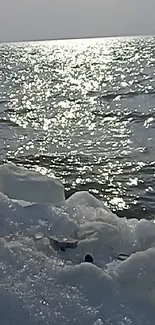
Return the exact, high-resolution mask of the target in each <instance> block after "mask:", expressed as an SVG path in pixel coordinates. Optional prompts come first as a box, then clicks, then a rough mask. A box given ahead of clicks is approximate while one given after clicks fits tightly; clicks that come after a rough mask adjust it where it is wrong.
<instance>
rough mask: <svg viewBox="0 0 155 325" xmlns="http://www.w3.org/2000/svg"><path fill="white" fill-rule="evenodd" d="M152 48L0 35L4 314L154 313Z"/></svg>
mask: <svg viewBox="0 0 155 325" xmlns="http://www.w3.org/2000/svg"><path fill="white" fill-rule="evenodd" d="M154 49H155V37H153V36H151V37H134V38H107V39H88V40H87V39H85V40H69V41H52V42H51V41H49V42H34V43H33V42H31V43H12V44H11V43H10V44H1V45H0V115H1V116H0V126H1V127H0V243H1V245H0V274H1V280H0V289H1V291H0V306H1V307H0V319H1V324H2V325H6V324H9V325H14V324H16V325H18V324H21V323H23V322H25V323H24V324H26V325H31V324H34V325H35V324H37V325H44V324H49V325H50V324H51V325H53V324H55V325H58V324H63V325H67V324H69V325H72V324H76V325H78V324H80V325H82V324H83V325H84V324H85V325H87V324H88V325H105V324H106V325H116V324H118V325H129V324H133V325H140V324H142V325H144V324H149V325H153V324H154V318H155V309H154V308H155V289H154V283H155V266H154V265H155V264H154V260H155V222H154V205H155V204H154V199H155V187H154V183H155V181H154V179H155V133H154V132H155V131H154V128H155V123H154V121H155V50H154ZM55 178H57V181H56V180H55ZM51 236H56V239H58V240H60V241H61V242H64V243H65V240H66V239H65V238H67V240H68V241H69V242H71V243H72V242H77V246H76V247H74V248H67V249H66V250H65V251H61V250H56V249H55V247H53V244H51V241H50V239H49V238H51ZM52 238H53V237H52ZM87 253H89V254H91V255H92V256H93V258H94V265H92V264H88V263H83V261H84V256H85V255H86V254H87ZM121 253H124V254H127V255H128V256H129V257H128V258H127V259H126V260H125V261H119V260H118V259H117V258H118V256H119V254H121ZM4 306H5V307H4Z"/></svg>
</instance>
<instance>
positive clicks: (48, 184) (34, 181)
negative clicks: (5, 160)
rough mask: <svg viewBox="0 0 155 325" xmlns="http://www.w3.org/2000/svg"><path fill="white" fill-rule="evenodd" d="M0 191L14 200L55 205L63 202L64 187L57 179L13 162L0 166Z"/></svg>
mask: <svg viewBox="0 0 155 325" xmlns="http://www.w3.org/2000/svg"><path fill="white" fill-rule="evenodd" d="M0 191H1V192H3V193H4V194H6V195H8V197H9V198H12V199H16V200H24V201H29V202H40V203H51V204H53V205H57V206H61V205H62V204H64V202H65V196H64V187H63V185H62V184H61V182H60V181H59V180H57V179H54V178H50V177H45V176H43V175H41V174H39V173H37V172H35V171H30V170H27V169H24V168H22V167H17V166H16V165H14V164H4V165H1V166H0Z"/></svg>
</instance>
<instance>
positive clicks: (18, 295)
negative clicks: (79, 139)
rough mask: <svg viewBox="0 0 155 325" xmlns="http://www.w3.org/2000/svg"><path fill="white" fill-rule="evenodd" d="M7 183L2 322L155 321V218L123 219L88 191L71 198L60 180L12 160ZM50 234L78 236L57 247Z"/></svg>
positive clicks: (0, 175)
mask: <svg viewBox="0 0 155 325" xmlns="http://www.w3.org/2000/svg"><path fill="white" fill-rule="evenodd" d="M0 191H1V193H0V236H1V237H0V324H1V325H4V324H5V325H18V324H23V325H31V324H33V325H35V324H38V325H44V324H50V325H55V324H56V325H61V324H63V325H73V324H76V325H104V324H106V325H116V324H119V325H129V324H134V325H143V324H145V325H147V324H151V325H154V320H155V223H154V222H153V221H152V222H151V221H146V220H141V221H138V220H136V219H132V220H126V219H125V218H124V219H119V218H118V217H117V216H116V215H115V214H112V213H111V212H110V211H109V210H108V209H107V208H106V207H105V206H104V205H103V204H102V202H100V201H98V200H97V199H95V198H94V197H93V196H92V195H90V194H89V193H87V192H78V193H76V194H74V195H73V196H72V197H70V198H69V199H68V200H66V201H65V199H64V188H63V186H62V185H61V183H60V182H59V181H56V180H54V179H51V178H47V177H44V176H42V175H40V174H37V173H34V172H30V171H27V170H24V169H21V168H17V167H16V166H15V165H12V164H7V165H2V166H0ZM46 236H66V237H71V238H72V239H75V240H77V241H78V244H77V247H76V248H74V249H70V248H68V249H66V251H65V252H63V251H60V250H58V251H56V250H54V248H52V246H51V244H50V241H49V239H48V238H47V237H46ZM87 253H90V254H92V255H93V257H94V262H95V265H92V264H88V263H83V260H84V256H85V254H87ZM120 253H126V254H131V256H130V257H129V258H127V260H126V261H123V262H121V261H118V260H117V256H118V254H120Z"/></svg>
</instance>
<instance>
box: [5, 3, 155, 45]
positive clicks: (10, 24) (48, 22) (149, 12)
mask: <svg viewBox="0 0 155 325" xmlns="http://www.w3.org/2000/svg"><path fill="white" fill-rule="evenodd" d="M139 34H141V35H144V34H151V35H152V34H153V35H154V34H155V0H1V4H0V42H5V41H18V40H34V39H35V40H36V39H57V38H58V39H59V38H74V37H95V36H114V35H139Z"/></svg>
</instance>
